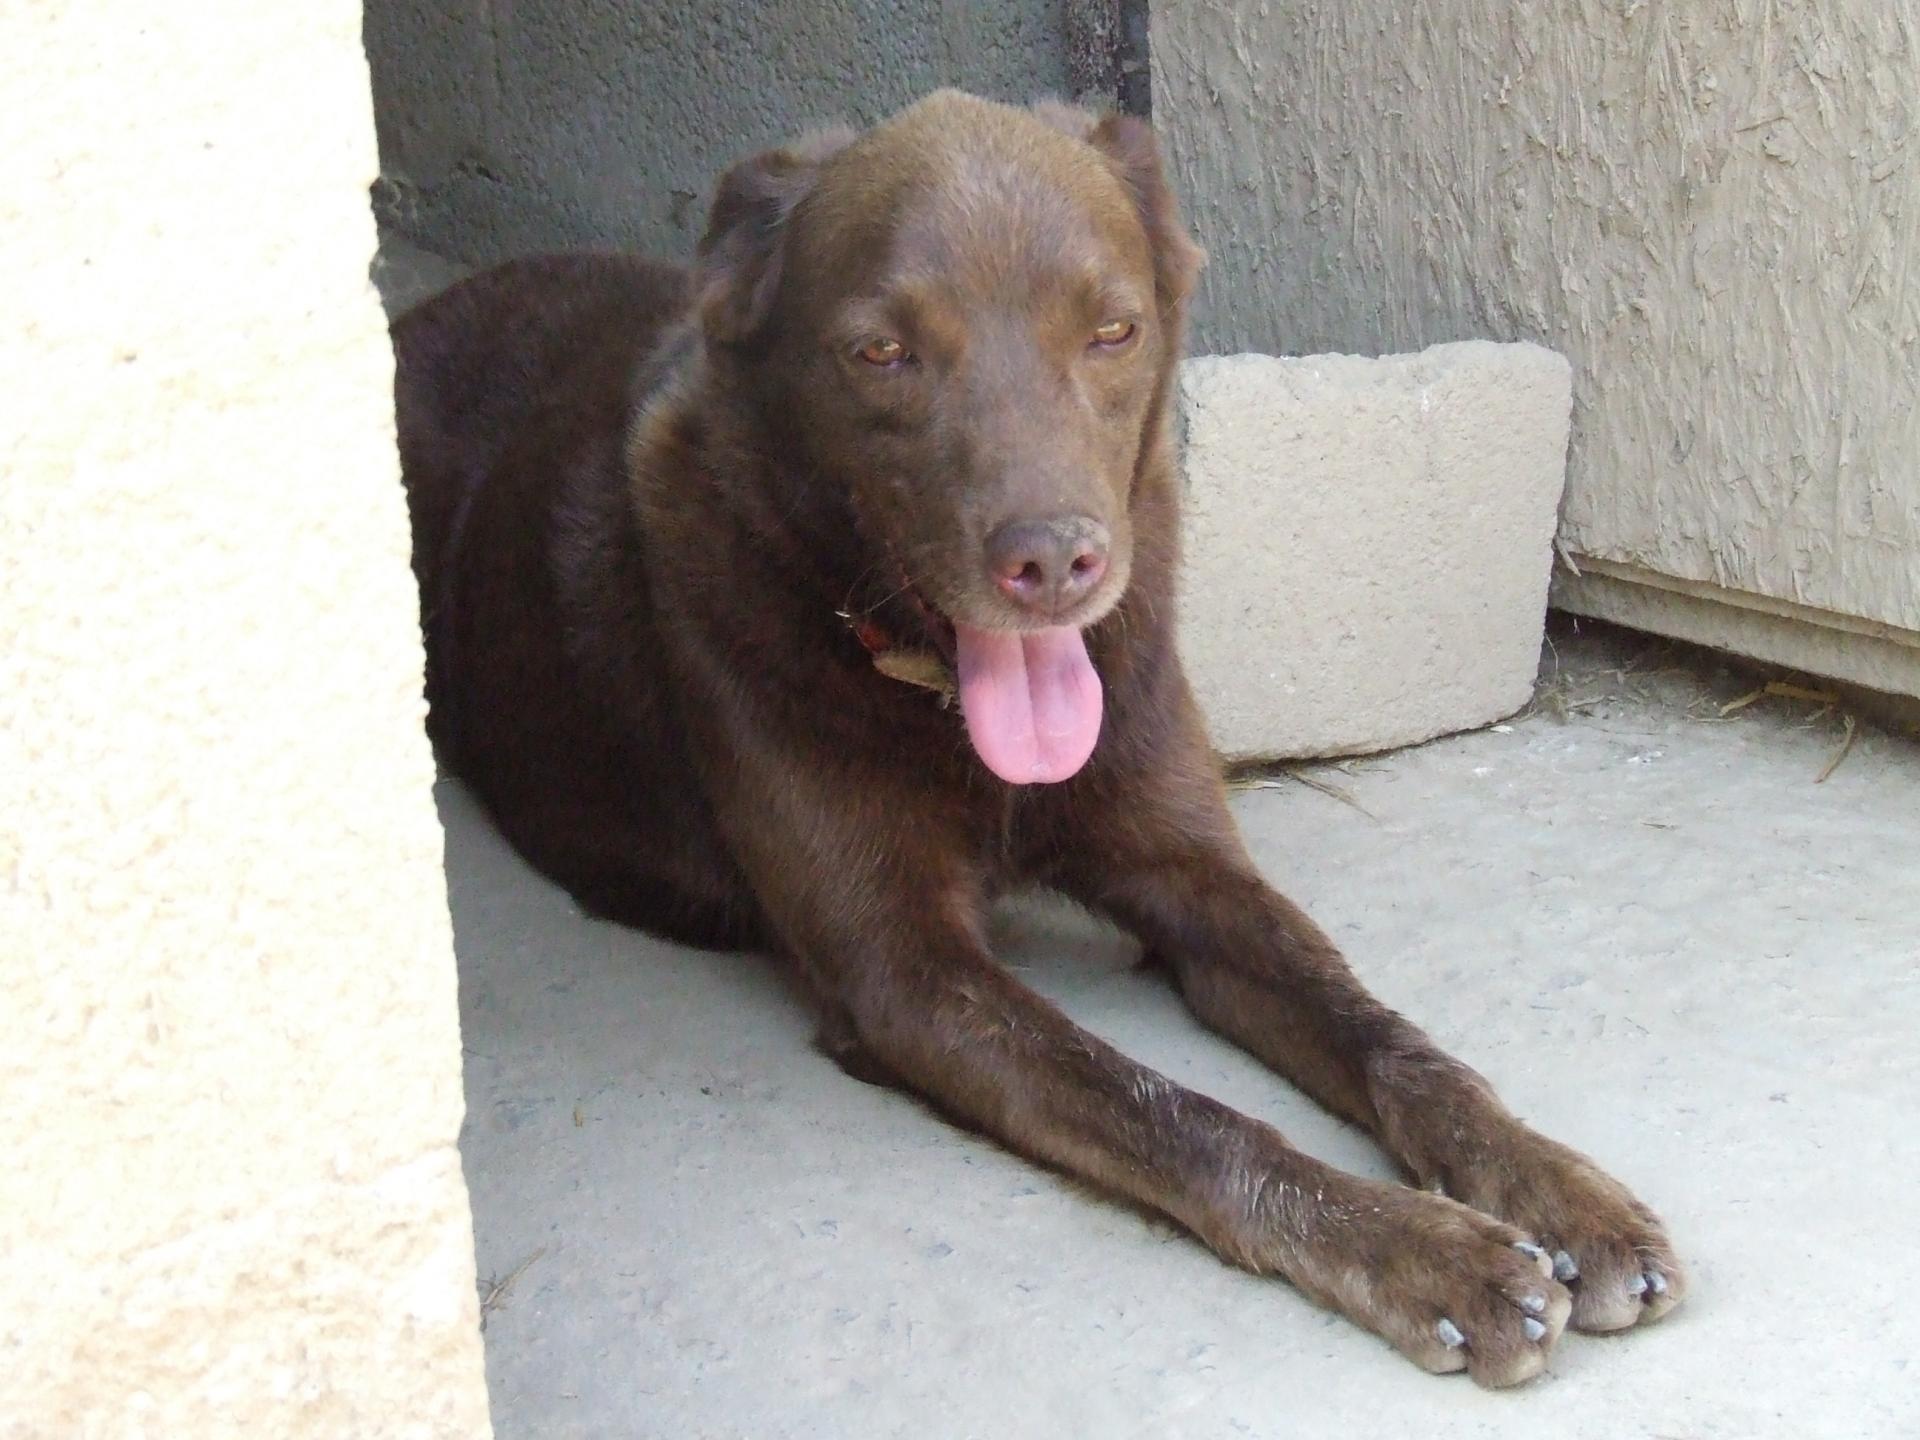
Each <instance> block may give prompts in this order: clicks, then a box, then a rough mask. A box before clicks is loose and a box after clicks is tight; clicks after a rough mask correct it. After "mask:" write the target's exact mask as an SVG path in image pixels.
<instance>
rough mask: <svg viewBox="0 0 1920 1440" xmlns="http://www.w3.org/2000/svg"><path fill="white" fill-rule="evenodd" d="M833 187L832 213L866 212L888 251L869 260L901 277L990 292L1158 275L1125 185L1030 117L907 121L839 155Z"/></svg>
mask: <svg viewBox="0 0 1920 1440" xmlns="http://www.w3.org/2000/svg"><path fill="white" fill-rule="evenodd" d="M949 112H953V113H949ZM824 181H825V183H824V185H823V187H822V188H823V190H824V191H825V192H826V193H825V194H824V195H823V196H822V198H823V200H826V201H827V207H826V208H829V209H832V210H836V211H840V213H842V214H847V213H849V212H851V213H859V214H862V215H863V216H864V219H865V226H864V227H863V228H867V229H868V233H869V237H870V238H871V239H873V240H877V241H878V242H879V243H878V244H875V245H870V246H867V247H863V248H864V249H865V250H866V253H867V255H868V256H869V257H870V258H871V260H872V261H873V262H874V263H875V264H877V265H878V266H879V267H880V268H882V269H886V270H890V271H894V272H897V273H900V274H903V275H910V276H917V277H922V278H931V277H934V276H938V277H940V278H941V279H943V280H945V281H947V282H949V283H951V284H956V285H959V286H962V287H964V288H967V289H979V290H983V291H987V292H993V291H996V290H998V289H1000V288H1002V287H1004V286H1005V285H1007V284H1008V283H1010V282H1016V281H1017V282H1020V283H1022V284H1029V283H1032V282H1034V281H1036V280H1041V279H1042V278H1043V277H1051V278H1061V279H1068V280H1074V279H1079V278H1080V277H1086V278H1087V279H1089V280H1096V279H1111V278H1115V272H1119V273H1121V274H1126V273H1136V272H1137V273H1138V274H1140V275H1148V274H1149V273H1150V267H1151V263H1152V262H1151V256H1150V254H1149V252H1148V247H1147V240H1146V233H1145V230H1144V228H1143V227H1142V225H1141V223H1140V219H1139V215H1138V212H1137V211H1136V209H1135V208H1134V205H1133V203H1132V200H1131V198H1130V197H1129V195H1128V192H1127V190H1126V187H1125V184H1124V183H1123V182H1122V181H1121V179H1120V177H1119V176H1118V175H1117V174H1116V173H1115V172H1114V171H1113V169H1112V167H1111V166H1109V165H1108V164H1107V162H1106V161H1105V159H1104V158H1103V157H1102V156H1101V155H1100V154H1099V152H1097V151H1096V150H1095V149H1094V148H1093V147H1092V146H1091V145H1088V144H1086V143H1085V142H1084V141H1082V140H1079V139H1077V138H1075V137H1073V136H1071V135H1068V134H1065V133H1063V132H1061V131H1060V130H1058V129H1056V128H1055V127H1054V126H1052V125H1049V124H1048V123H1046V122H1044V121H1042V120H1040V119H1039V118H1037V117H1035V116H1034V115H1032V114H1031V113H1029V112H1027V111H1023V110H1014V109H1011V108H1009V107H1006V106H999V105H991V104H988V103H985V102H972V103H971V104H965V103H963V104H961V105H960V106H959V107H958V108H957V110H956V109H955V107H953V106H949V107H945V108H942V107H939V106H932V105H929V106H926V107H923V108H920V109H918V110H916V111H909V112H907V113H906V114H905V115H903V116H902V117H900V118H899V119H897V120H895V121H893V122H890V123H889V124H887V125H883V126H881V127H880V128H878V129H876V130H874V131H871V132H869V134H868V135H866V136H865V137H863V139H862V141H861V142H860V143H859V144H857V145H855V146H854V147H852V148H851V149H850V150H849V151H847V152H845V153H844V154H843V155H842V156H840V157H838V158H837V160H836V163H835V164H834V165H833V166H832V167H831V168H830V172H829V174H828V175H827V176H826V177H824ZM840 199H845V200H848V201H852V202H854V203H852V204H849V205H846V206H844V207H843V206H842V205H840V204H836V203H834V202H835V201H836V200H840ZM862 202H864V203H862ZM876 226H877V228H878V230H879V231H880V232H881V233H878V234H875V233H874V228H875V227H876ZM849 278H851V277H849Z"/></svg>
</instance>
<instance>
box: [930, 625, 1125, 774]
mask: <svg viewBox="0 0 1920 1440" xmlns="http://www.w3.org/2000/svg"><path fill="white" fill-rule="evenodd" d="M953 633H954V637H955V638H956V639H957V640H958V642H959V649H960V667H959V668H960V709H961V711H962V712H963V713H964V714H965V715H966V717H967V734H968V736H969V737H971V738H972V740H973V748H974V749H975V750H977V751H979V752H980V758H981V759H982V760H984V761H985V762H986V764H987V768H988V769H989V770H991V771H993V773H994V774H996V775H998V776H999V777H1000V778H1001V779H1002V780H1005V781H1007V782H1009V783H1010V784H1014V785H1047V784H1052V783H1053V782H1055V781H1058V780H1065V779H1067V778H1068V777H1069V776H1071V775H1072V774H1074V773H1075V772H1076V771H1077V770H1079V768H1080V767H1081V766H1082V765H1084V764H1086V763H1087V757H1088V756H1089V755H1091V754H1093V744H1094V741H1096V740H1098V739H1099V738H1100V708H1101V694H1100V677H1099V676H1098V675H1097V674H1095V673H1094V669H1093V662H1092V661H1091V660H1089V659H1088V658H1087V642H1086V641H1085V640H1084V639H1082V638H1081V635H1080V632H1079V631H1078V630H1076V629H1074V628H1073V627H1072V626H1070V625H1057V626H1055V627H1053V628H1052V629H1050V630H1032V631H1028V632H1027V633H1025V634H1016V633H1013V632H1010V631H1005V630H975V629H973V628H972V627H971V626H968V625H961V624H959V623H957V622H956V623H955V625H954V627H953Z"/></svg>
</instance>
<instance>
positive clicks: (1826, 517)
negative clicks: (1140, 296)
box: [1153, 0, 1920, 646]
mask: <svg viewBox="0 0 1920 1440" xmlns="http://www.w3.org/2000/svg"><path fill="white" fill-rule="evenodd" d="M1914 13H1915V12H1914V10H1913V7H1912V6H1911V5H1910V4H1906V3H1899V4H1889V3H1888V0H1702V3H1699V4H1692V5H1678V6H1676V5H1659V4H1652V5H1643V4H1638V3H1635V4H1620V3H1616V0H1568V3H1565V4H1558V5H1524V4H1518V3H1515V0H1419V3H1413V4H1405V3H1395V0H1339V3H1332V0H1302V3H1298V4H1290V5H1274V6H1268V5H1265V4H1254V3H1248V0H1156V3H1155V5H1154V11H1153V20H1154V28H1153V70H1154V88H1155V99H1154V118H1155V121H1156V124H1157V125H1158V126H1159V127H1160V129H1161V131H1162V134H1163V136H1164V137H1165V139H1166V140H1167V142H1168V145H1169V148H1170V151H1171V153H1172V154H1173V156H1174V157H1175V160H1176V163H1177V171H1178V183H1179V185H1180V188H1181V189H1182V190H1183V191H1184V193H1185V196H1186V199H1187V203H1188V205H1189V209H1190V213H1191V216H1192V219H1193V222H1194V226H1195V228H1196V230H1197V232H1198V235H1199V238H1200V240H1201V242H1202V243H1203V244H1204V245H1205V246H1206V247H1207V248H1208V250H1209V251H1210V252H1211V257H1212V259H1211V264H1210V267H1209V269H1208V271H1207V274H1206V277H1205V279H1204V282H1203V288H1202V292H1201V296H1200V303H1199V307H1198V314H1197V339H1198V340H1199V341H1200V342H1201V345H1202V348H1211V349H1215V350H1222V351H1225V350H1237V349H1260V350H1271V351H1276V352H1279V353H1310V352H1314V351H1321V350H1353V351H1360V352H1363V353H1376V352H1381V351H1399V350H1413V349H1417V348H1419V347H1421V346H1424V345H1428V344H1431V343H1434V342H1437V341H1444V340H1453V339H1462V338H1469V337H1476V336H1485V337H1490V338H1494V339H1508V340H1510V339H1531V340H1538V341H1541V342H1543V343H1545V344H1547V345H1549V346H1551V347H1553V348H1554V349H1557V350H1560V351H1561V352H1562V353H1564V354H1566V355H1568V356H1569V357H1570V358H1571V359H1572V360H1573V362H1574V367H1575V398H1576V404H1575V418H1574V432H1573V440H1572V449H1571V457H1570V471H1569V478H1568V492H1567V498H1566V502H1565V505H1564V508H1563V510H1562V516H1561V531H1560V543H1561V544H1562V546H1563V547H1564V548H1565V549H1566V550H1567V551H1569V552H1572V553H1575V554H1576V555H1578V554H1584V555H1588V556H1594V557H1598V558H1600V559H1602V560H1605V561H1608V562H1612V563H1613V564H1615V565H1618V566H1622V567H1626V569H1627V570H1628V571H1631V570H1635V569H1637V570H1640V571H1643V572H1646V573H1647V574H1649V575H1657V576H1661V577H1670V578H1674V579H1678V580H1681V581H1685V582H1688V583H1691V584H1695V585H1704V586H1708V587H1713V588H1715V589H1717V590H1718V591H1720V592H1722V593H1723V594H1724V595H1725V596H1726V597H1727V598H1728V600H1729V603H1740V604H1745V603H1747V600H1748V599H1749V598H1757V599H1760V600H1764V601H1766V602H1768V604H1769V605H1770V606H1771V607H1772V608H1777V606H1776V605H1773V602H1780V603H1784V604H1789V605H1792V606H1796V607H1800V608H1801V609H1802V610H1804V611H1806V612H1808V613H1810V614H1817V613H1819V612H1831V613H1832V614H1834V615H1838V616H1847V617H1856V618H1858V619H1861V620H1865V621H1870V622H1873V623H1875V624H1877V625H1881V626H1886V627H1893V629H1894V630H1896V631H1898V632H1900V634H1902V635H1904V636H1905V639H1904V640H1901V639H1900V635H1896V636H1895V640H1896V642H1898V643H1904V644H1906V645H1909V646H1913V645H1916V644H1920V458H1916V457H1920V277H1916V275H1915V273H1914V258H1915V254H1916V243H1915V229H1914V227H1915V224H1916V219H1915V217H1916V216H1920V159H1917V158H1916V151H1915V147H1914V146H1913V145H1912V144H1911V143H1910V142H1911V140H1912V138H1913V135H1914V133H1915V123H1916V121H1917V120H1920V55H1916V53H1915V43H1916V42H1915V33H1914V29H1913V21H1914Z"/></svg>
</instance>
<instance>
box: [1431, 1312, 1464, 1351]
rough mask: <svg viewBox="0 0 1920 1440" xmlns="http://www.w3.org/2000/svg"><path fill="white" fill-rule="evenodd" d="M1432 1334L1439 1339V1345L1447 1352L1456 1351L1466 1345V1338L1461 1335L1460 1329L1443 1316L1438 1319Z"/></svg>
mask: <svg viewBox="0 0 1920 1440" xmlns="http://www.w3.org/2000/svg"><path fill="white" fill-rule="evenodd" d="M1433 1333H1434V1334H1436V1335H1438V1336H1439V1337H1440V1343H1441V1344H1442V1345H1444V1346H1446V1347H1447V1349H1449V1350H1458V1349H1459V1348H1460V1347H1461V1346H1462V1345H1464V1344H1466V1343H1467V1337H1466V1336H1465V1335H1463V1334H1461V1332H1460V1327H1459V1326H1458V1325H1456V1324H1454V1323H1453V1321H1451V1320H1449V1319H1447V1318H1446V1317H1445V1316H1444V1315H1443V1316H1441V1317H1440V1322H1439V1323H1438V1324H1437V1325H1435V1326H1434V1327H1433Z"/></svg>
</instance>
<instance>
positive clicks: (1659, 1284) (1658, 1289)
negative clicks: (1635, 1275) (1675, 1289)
mask: <svg viewBox="0 0 1920 1440" xmlns="http://www.w3.org/2000/svg"><path fill="white" fill-rule="evenodd" d="M1640 1278H1641V1279H1643V1280H1645V1281H1646V1282H1647V1289H1649V1290H1651V1291H1652V1292H1653V1293H1654V1294H1655V1295H1664V1294H1666V1293H1667V1277H1666V1276H1664V1275H1662V1274H1661V1273H1660V1272H1659V1271H1658V1270H1649V1271H1647V1272H1646V1274H1645V1275H1643V1276H1641V1277H1640Z"/></svg>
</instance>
